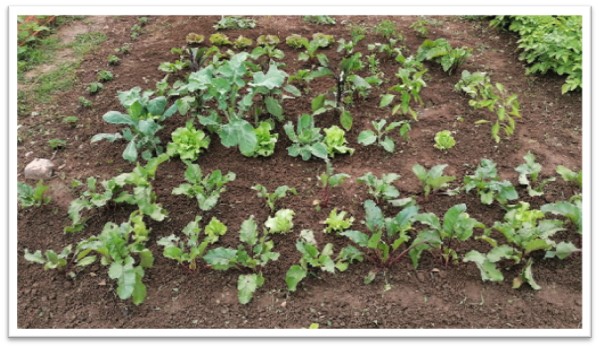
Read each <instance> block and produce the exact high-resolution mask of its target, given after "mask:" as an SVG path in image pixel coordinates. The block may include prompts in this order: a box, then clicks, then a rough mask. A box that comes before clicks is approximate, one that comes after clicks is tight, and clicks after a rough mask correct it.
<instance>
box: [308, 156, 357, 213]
mask: <svg viewBox="0 0 599 348" xmlns="http://www.w3.org/2000/svg"><path fill="white" fill-rule="evenodd" d="M334 172H335V171H334V169H333V165H332V164H331V162H330V161H328V160H327V161H326V169H325V171H324V172H323V173H322V174H320V175H319V176H317V177H316V178H317V179H318V180H319V182H320V187H321V188H322V191H321V192H322V193H321V200H320V201H316V202H315V203H316V204H315V205H317V206H319V207H320V206H322V207H326V206H328V204H329V199H330V195H331V193H330V191H331V189H332V188H334V187H337V186H339V185H341V184H343V183H344V182H345V180H347V179H349V178H350V176H349V175H348V174H345V173H337V174H334Z"/></svg>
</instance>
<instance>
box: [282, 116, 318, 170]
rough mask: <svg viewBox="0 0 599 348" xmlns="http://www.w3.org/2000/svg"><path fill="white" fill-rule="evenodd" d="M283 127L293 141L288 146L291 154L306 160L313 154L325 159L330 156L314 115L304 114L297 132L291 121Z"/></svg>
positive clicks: (299, 120)
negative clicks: (315, 123) (316, 125)
mask: <svg viewBox="0 0 599 348" xmlns="http://www.w3.org/2000/svg"><path fill="white" fill-rule="evenodd" d="M283 129H284V130H285V134H287V137H289V140H291V142H292V144H291V146H289V147H288V148H287V152H288V154H289V156H291V157H297V156H301V157H302V159H303V160H304V161H307V160H309V159H310V158H312V156H315V157H318V158H321V159H325V160H326V159H327V158H328V155H329V153H328V150H327V146H326V145H325V143H324V141H323V136H322V133H321V132H320V128H317V127H315V125H314V117H313V116H312V115H308V114H303V115H302V116H300V117H299V119H298V121H297V125H296V129H297V132H296V131H295V130H294V129H293V123H291V121H289V122H287V123H286V124H285V125H284V126H283Z"/></svg>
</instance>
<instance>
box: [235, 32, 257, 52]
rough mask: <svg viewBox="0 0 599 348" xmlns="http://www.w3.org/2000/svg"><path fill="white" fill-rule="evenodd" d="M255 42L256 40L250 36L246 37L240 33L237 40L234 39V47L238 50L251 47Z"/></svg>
mask: <svg viewBox="0 0 599 348" xmlns="http://www.w3.org/2000/svg"><path fill="white" fill-rule="evenodd" d="M253 44H254V41H253V40H252V39H250V38H249V37H245V36H243V35H239V36H238V37H237V39H235V41H233V47H235V48H236V49H238V50H241V49H244V48H247V47H250V46H252V45H253Z"/></svg>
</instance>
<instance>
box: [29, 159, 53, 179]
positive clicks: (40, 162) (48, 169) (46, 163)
mask: <svg viewBox="0 0 599 348" xmlns="http://www.w3.org/2000/svg"><path fill="white" fill-rule="evenodd" d="M53 171H54V163H52V161H50V160H48V159H45V158H36V159H34V160H33V161H31V162H30V163H29V164H28V165H27V166H26V167H25V178H26V179H33V180H39V179H49V178H50V177H52V172H53Z"/></svg>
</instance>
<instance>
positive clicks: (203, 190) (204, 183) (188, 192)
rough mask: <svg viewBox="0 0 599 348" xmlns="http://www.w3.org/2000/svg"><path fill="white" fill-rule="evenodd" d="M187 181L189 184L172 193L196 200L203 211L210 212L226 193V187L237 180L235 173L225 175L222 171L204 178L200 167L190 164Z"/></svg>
mask: <svg viewBox="0 0 599 348" xmlns="http://www.w3.org/2000/svg"><path fill="white" fill-rule="evenodd" d="M185 180H186V181H187V182H186V183H183V184H181V185H179V186H177V187H175V188H174V189H173V192H172V193H173V194H174V195H184V196H187V197H190V198H195V199H196V200H197V201H198V207H199V208H200V209H201V210H203V211H209V210H211V209H212V208H214V206H215V205H216V203H218V200H219V198H220V194H221V193H223V192H225V190H226V186H225V185H226V184H228V183H230V182H231V181H233V180H235V173H233V172H229V173H227V174H226V175H223V174H222V173H221V171H220V170H215V171H213V172H212V173H210V174H206V176H202V169H201V168H200V166H199V165H197V164H195V163H190V164H188V165H187V169H186V170H185Z"/></svg>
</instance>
